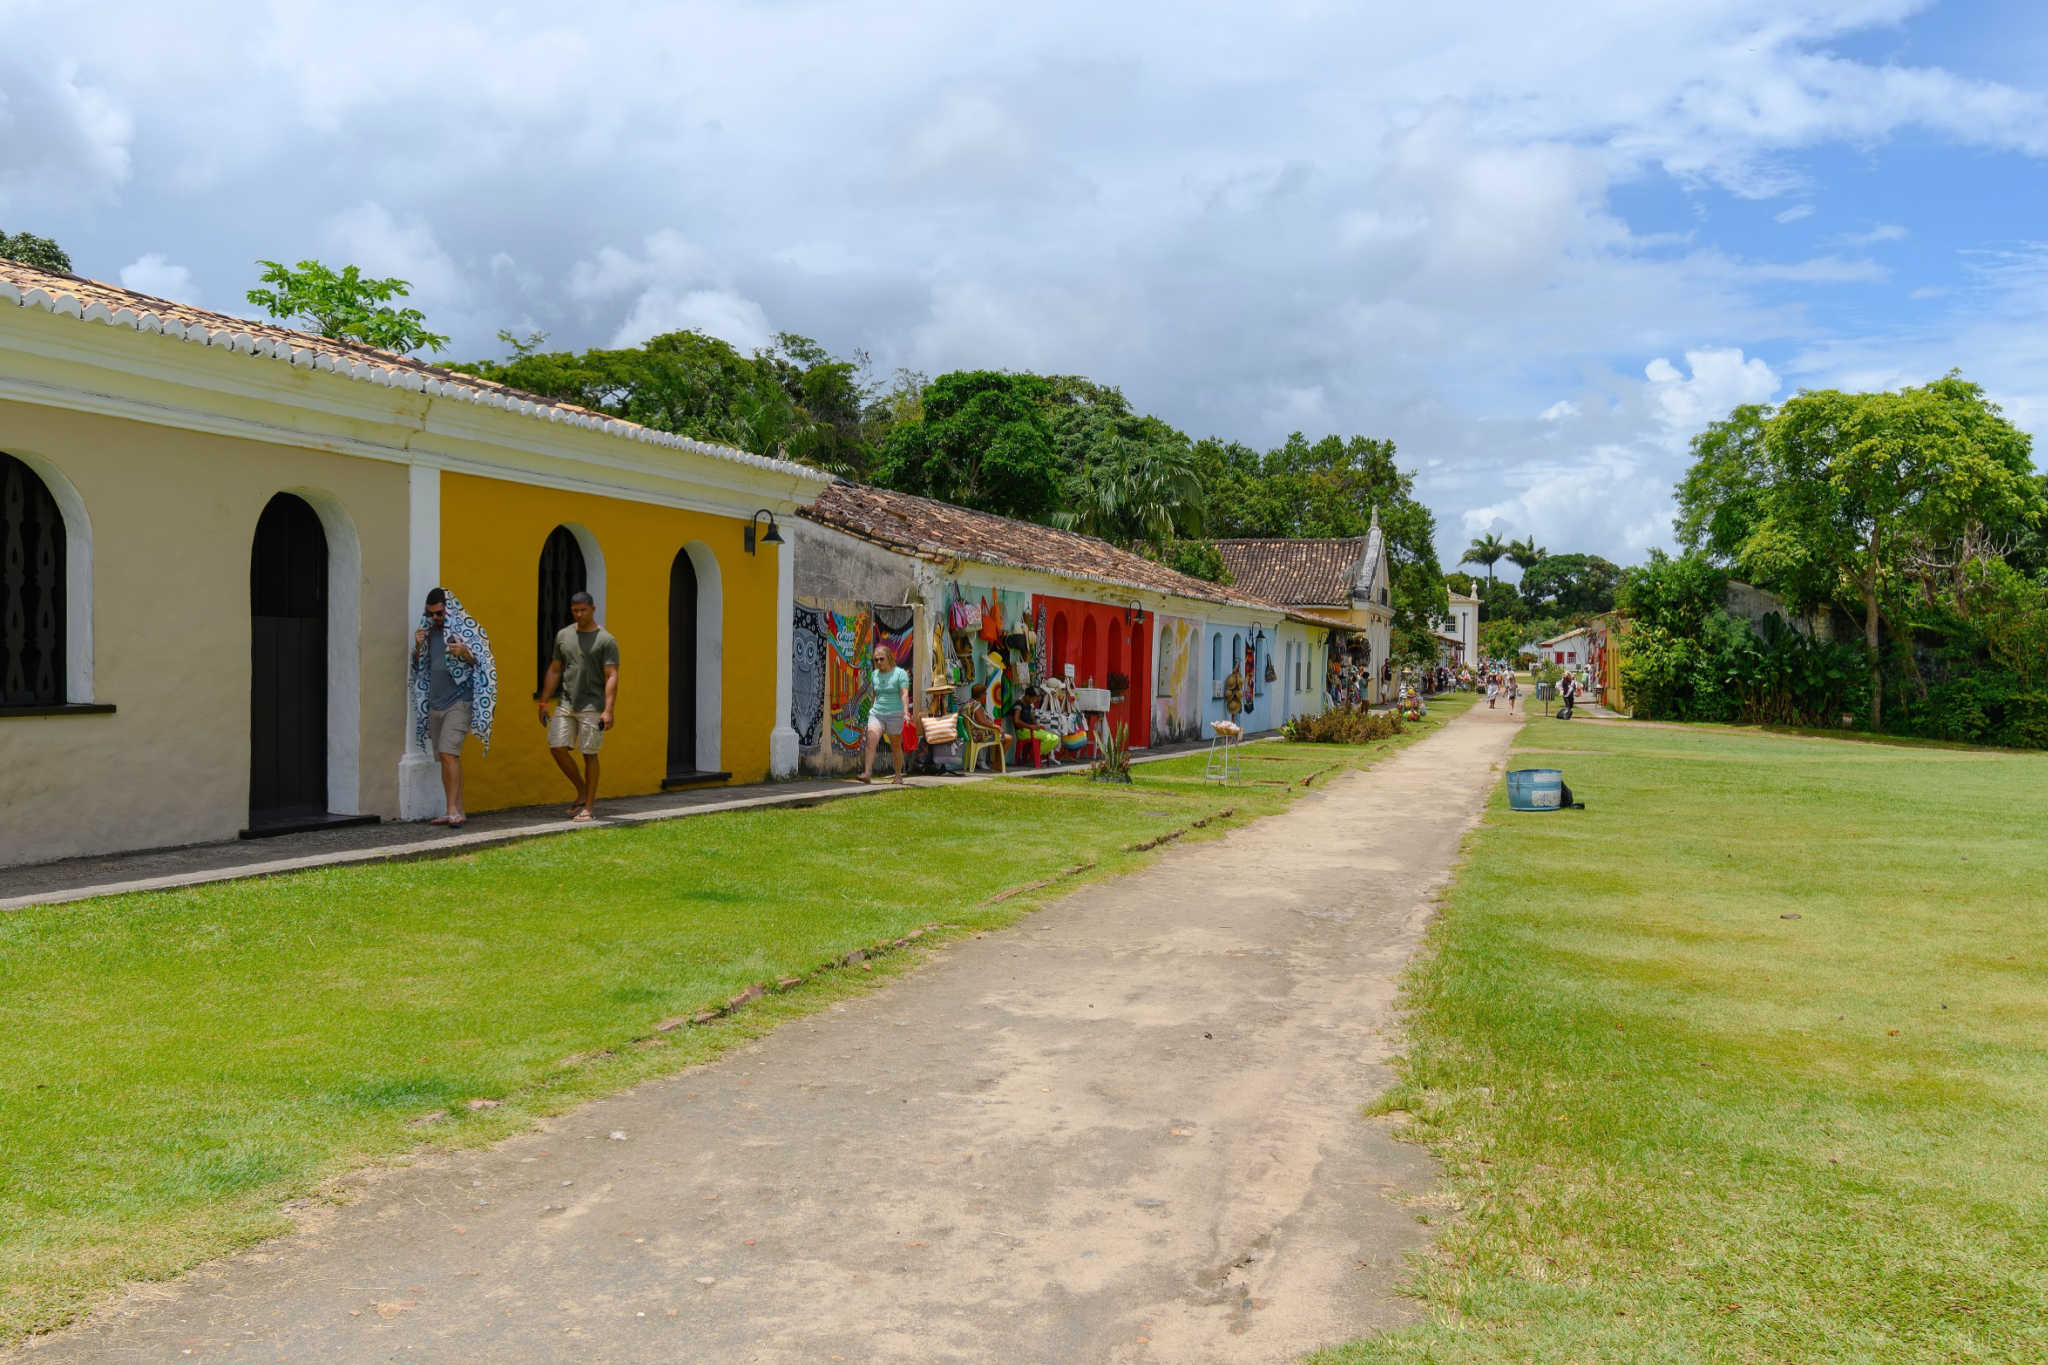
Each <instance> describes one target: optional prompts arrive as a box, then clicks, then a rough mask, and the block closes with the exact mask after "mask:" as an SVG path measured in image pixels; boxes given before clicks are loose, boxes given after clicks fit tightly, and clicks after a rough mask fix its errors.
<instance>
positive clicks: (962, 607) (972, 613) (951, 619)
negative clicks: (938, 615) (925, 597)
mask: <svg viewBox="0 0 2048 1365" xmlns="http://www.w3.org/2000/svg"><path fill="white" fill-rule="evenodd" d="M946 620H947V622H948V623H949V624H950V625H951V626H952V627H953V629H955V630H964V631H967V632H969V633H972V632H974V631H977V630H980V629H981V608H980V606H979V605H977V604H975V603H973V602H970V601H968V600H967V599H966V598H965V597H962V596H961V595H960V589H958V588H954V589H953V605H952V606H951V607H950V608H949V609H948V610H947V613H946Z"/></svg>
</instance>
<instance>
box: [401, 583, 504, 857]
mask: <svg viewBox="0 0 2048 1365" xmlns="http://www.w3.org/2000/svg"><path fill="white" fill-rule="evenodd" d="M408 684H409V691H410V693H411V699H412V715H413V743H414V744H415V745H416V746H418V747H419V748H421V749H424V750H426V751H427V752H428V753H430V754H433V755H434V756H435V758H437V759H438V760H439V761H440V764H441V794H442V797H443V799H444V801H445V813H444V814H441V815H437V816H435V817H434V818H433V819H432V820H431V821H429V822H428V823H429V824H435V825H446V826H448V827H449V828H450V829H460V828H462V826H463V824H464V822H465V821H467V820H468V819H469V816H468V815H467V814H466V813H465V812H464V810H463V808H462V745H463V741H464V740H466V739H468V737H469V736H470V735H472V734H473V735H475V736H476V737H477V738H478V739H479V740H481V741H483V746H484V752H485V753H489V752H490V751H491V717H492V713H493V711H494V710H495V709H496V708H497V704H498V666H497V663H496V661H494V660H493V659H492V657H491V640H490V637H489V636H488V635H486V634H484V628H483V627H482V626H480V625H478V624H477V623H476V620H475V618H474V617H472V616H471V615H470V614H469V613H468V612H466V611H464V610H463V609H462V603H461V602H459V601H457V600H456V597H455V594H453V593H451V592H449V591H448V590H447V589H446V588H435V589H434V590H433V591H432V592H430V593H428V594H427V602H426V607H425V609H424V610H423V611H422V612H421V614H420V624H419V628H418V629H417V630H415V631H414V632H413V634H412V668H411V670H410V673H409V675H408Z"/></svg>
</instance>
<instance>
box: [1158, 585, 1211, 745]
mask: <svg viewBox="0 0 2048 1365" xmlns="http://www.w3.org/2000/svg"><path fill="white" fill-rule="evenodd" d="M1155 634H1156V637H1157V639H1158V641H1159V672H1158V677H1157V679H1156V681H1155V683H1154V686H1153V697H1152V742H1153V743H1155V744H1164V743H1171V742H1172V741H1174V740H1180V739H1197V738H1199V737H1200V736H1201V733H1202V697H1201V694H1200V692H1199V691H1198V689H1199V688H1200V687H1201V682H1202V659H1201V646H1202V627H1201V623H1200V622H1198V621H1190V620H1188V619H1187V618H1186V617H1183V616H1160V617H1156V618H1155Z"/></svg>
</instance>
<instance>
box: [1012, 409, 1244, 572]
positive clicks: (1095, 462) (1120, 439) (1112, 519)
mask: <svg viewBox="0 0 2048 1365" xmlns="http://www.w3.org/2000/svg"><path fill="white" fill-rule="evenodd" d="M1048 382H1049V383H1050V384H1051V385H1052V395H1053V406H1052V412H1051V426H1052V433H1053V447H1054V449H1055V451H1056V452H1057V454H1058V457H1059V460H1060V463H1061V464H1062V465H1063V466H1064V467H1065V468H1066V470H1067V471H1068V474H1067V488H1066V493H1065V498H1064V502H1063V505H1062V506H1061V507H1060V509H1059V510H1057V511H1055V512H1054V513H1052V515H1051V517H1050V520H1051V522H1052V524H1053V525H1055V526H1058V527H1061V528H1063V529H1066V530H1070V531H1080V532H1082V533H1084V534H1086V535H1091V536H1100V537H1101V538H1102V539H1104V540H1107V541H1110V542H1111V543H1113V544H1116V545H1122V546H1127V547H1129V546H1147V547H1150V548H1151V549H1152V550H1153V551H1154V553H1158V552H1159V551H1161V550H1162V548H1163V547H1164V546H1165V544H1166V543H1167V542H1168V541H1170V540H1173V539H1175V538H1177V537H1190V536H1199V535H1201V534H1202V531H1203V524H1204V520H1205V513H1206V510H1207V501H1208V496H1207V493H1206V491H1205V490H1204V489H1203V487H1202V481H1201V478H1200V476H1199V474H1198V473H1197V471H1196V468H1195V461H1194V453H1193V450H1192V447H1191V444H1190V442H1189V441H1188V438H1187V435H1186V434H1185V433H1183V432H1180V431H1176V430H1175V429H1174V428H1173V427H1171V426H1169V425H1167V424H1166V423H1165V422H1163V421H1161V420H1160V419H1159V418H1157V417H1141V416H1137V415H1134V414H1133V413H1132V412H1131V410H1130V405H1129V404H1128V403H1126V402H1125V400H1124V396H1123V394H1122V393H1121V392H1119V391H1118V390H1116V389H1114V388H1108V387H1105V386H1103V385H1099V384H1095V383H1092V382H1090V381H1089V380H1086V379H1082V378H1080V377H1078V376H1073V375H1058V376H1054V377H1053V378H1052V379H1051V380H1050V381H1048Z"/></svg>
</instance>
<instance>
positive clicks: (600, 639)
mask: <svg viewBox="0 0 2048 1365" xmlns="http://www.w3.org/2000/svg"><path fill="white" fill-rule="evenodd" d="M569 615H570V617H571V618H573V619H572V621H571V623H570V624H569V625H566V626H563V627H562V628H561V629H560V630H558V631H556V632H555V647H554V656H553V657H552V658H551V659H549V660H548V674H547V677H546V678H544V679H542V681H541V685H540V719H541V724H543V725H545V726H546V727H547V731H548V752H550V753H552V754H553V755H554V756H555V764H556V766H557V767H559V768H561V770H562V775H563V776H564V777H566V778H568V779H569V785H570V786H572V787H574V788H575V789H576V804H575V805H573V806H571V807H569V818H570V819H571V820H575V821H578V822H582V821H586V820H589V819H591V818H592V817H594V816H595V815H596V814H597V772H598V764H597V751H598V750H599V749H600V748H601V747H603V745H604V737H605V733H606V732H607V731H608V730H610V729H611V728H612V716H613V712H614V710H615V708H616V707H617V706H618V701H619V642H618V641H617V640H614V639H613V638H612V633H611V632H610V631H608V630H606V629H605V628H604V627H603V626H601V625H599V624H598V622H597V602H596V600H595V599H593V598H592V597H591V595H590V594H589V593H587V592H579V593H577V594H575V595H574V596H572V597H571V598H570V599H569ZM557 695H559V696H560V698H561V700H560V702H559V703H558V704H557V705H556V706H555V711H554V715H553V716H552V717H550V716H549V715H548V703H549V702H550V701H554V700H555V698H556V696H557ZM578 753H580V754H582V755H583V771H582V772H581V773H578V772H577V771H576V758H575V755H576V754H578Z"/></svg>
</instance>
